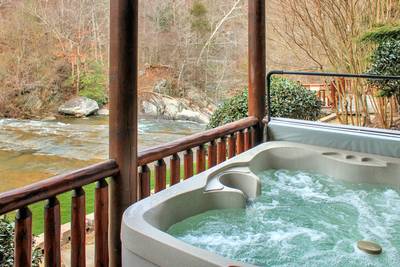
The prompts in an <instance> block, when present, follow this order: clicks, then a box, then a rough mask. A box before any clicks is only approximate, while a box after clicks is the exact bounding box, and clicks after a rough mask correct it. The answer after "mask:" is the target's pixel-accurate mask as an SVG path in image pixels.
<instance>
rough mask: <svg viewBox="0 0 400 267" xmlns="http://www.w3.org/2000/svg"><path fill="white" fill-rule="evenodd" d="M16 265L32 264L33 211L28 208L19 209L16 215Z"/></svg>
mask: <svg viewBox="0 0 400 267" xmlns="http://www.w3.org/2000/svg"><path fill="white" fill-rule="evenodd" d="M14 245H15V250H14V266H15V267H30V266H31V265H32V213H31V211H30V210H29V209H28V208H22V209H19V210H18V211H17V214H16V216H15V244H14Z"/></svg>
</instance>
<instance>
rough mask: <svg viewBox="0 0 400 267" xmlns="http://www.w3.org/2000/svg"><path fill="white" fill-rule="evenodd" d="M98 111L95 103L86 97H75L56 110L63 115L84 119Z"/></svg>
mask: <svg viewBox="0 0 400 267" xmlns="http://www.w3.org/2000/svg"><path fill="white" fill-rule="evenodd" d="M98 110H99V105H98V104H97V102H96V101H94V100H92V99H90V98H87V97H81V96H80V97H75V98H72V99H71V100H68V101H67V102H65V103H64V104H62V105H61V106H60V107H59V108H58V112H59V113H61V114H64V115H70V116H75V117H85V116H89V115H92V114H94V113H95V112H96V111H98Z"/></svg>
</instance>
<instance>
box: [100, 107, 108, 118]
mask: <svg viewBox="0 0 400 267" xmlns="http://www.w3.org/2000/svg"><path fill="white" fill-rule="evenodd" d="M97 115H100V116H109V115H110V111H109V110H108V109H106V108H101V109H99V111H97Z"/></svg>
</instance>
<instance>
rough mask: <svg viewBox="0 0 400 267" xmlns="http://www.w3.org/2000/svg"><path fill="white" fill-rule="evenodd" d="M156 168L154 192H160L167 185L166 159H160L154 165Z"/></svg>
mask: <svg viewBox="0 0 400 267" xmlns="http://www.w3.org/2000/svg"><path fill="white" fill-rule="evenodd" d="M154 169H155V171H154V174H155V186H154V192H155V193H158V192H160V191H161V190H164V189H165V188H166V187H167V165H166V164H165V161H164V159H160V160H158V161H157V163H156V165H155V166H154Z"/></svg>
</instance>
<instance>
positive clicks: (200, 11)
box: [190, 1, 211, 35]
mask: <svg viewBox="0 0 400 267" xmlns="http://www.w3.org/2000/svg"><path fill="white" fill-rule="evenodd" d="M207 13H208V10H207V7H206V5H205V4H204V3H202V2H201V1H195V2H194V3H193V5H192V8H191V9H190V15H191V27H192V30H193V31H194V32H197V33H199V34H201V35H204V34H206V33H208V32H209V31H211V26H210V22H209V20H208V18H207Z"/></svg>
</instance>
